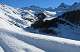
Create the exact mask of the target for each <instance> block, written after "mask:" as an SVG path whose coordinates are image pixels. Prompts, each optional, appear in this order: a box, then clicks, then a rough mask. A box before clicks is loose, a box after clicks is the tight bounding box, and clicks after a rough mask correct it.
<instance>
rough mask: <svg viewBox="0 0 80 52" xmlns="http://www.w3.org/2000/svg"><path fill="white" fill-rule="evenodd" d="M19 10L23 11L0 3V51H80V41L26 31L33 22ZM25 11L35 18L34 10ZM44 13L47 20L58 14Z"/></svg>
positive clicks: (29, 16)
mask: <svg viewBox="0 0 80 52" xmlns="http://www.w3.org/2000/svg"><path fill="white" fill-rule="evenodd" d="M13 11H14V12H13ZM19 12H22V11H18V10H17V9H15V8H13V7H10V6H7V5H4V4H0V52H80V44H79V43H80V41H77V40H71V39H66V38H60V37H55V36H48V35H43V34H35V33H31V32H26V31H24V30H23V28H25V27H27V26H30V23H32V22H30V21H29V20H24V19H23V18H22V16H21V14H20V13H19ZM23 12H27V15H28V16H27V15H24V16H26V17H27V18H31V19H33V20H35V18H33V17H35V16H34V15H33V14H34V11H32V10H26V11H23ZM43 13H44V14H45V15H46V16H47V18H46V19H45V20H49V19H50V20H51V19H54V18H55V16H54V15H55V14H56V13H55V12H49V11H45V12H43ZM51 16H52V18H51ZM65 28H66V27H65ZM62 30H63V29H62Z"/></svg>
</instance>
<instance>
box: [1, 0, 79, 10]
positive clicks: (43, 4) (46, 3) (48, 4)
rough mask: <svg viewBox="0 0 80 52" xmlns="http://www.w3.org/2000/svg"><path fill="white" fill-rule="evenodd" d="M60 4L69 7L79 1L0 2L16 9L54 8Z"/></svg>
mask: <svg viewBox="0 0 80 52" xmlns="http://www.w3.org/2000/svg"><path fill="white" fill-rule="evenodd" d="M62 2H64V3H66V4H68V5H71V4H73V3H74V2H80V0H0V3H4V4H7V5H10V6H13V7H17V8H21V7H28V6H31V5H36V6H39V7H42V8H48V7H52V8H55V7H57V6H58V5H60V3H62Z"/></svg>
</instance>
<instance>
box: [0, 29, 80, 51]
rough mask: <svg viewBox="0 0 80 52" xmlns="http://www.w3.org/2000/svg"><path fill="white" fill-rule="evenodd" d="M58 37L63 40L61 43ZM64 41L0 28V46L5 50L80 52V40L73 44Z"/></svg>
mask: <svg viewBox="0 0 80 52" xmlns="http://www.w3.org/2000/svg"><path fill="white" fill-rule="evenodd" d="M39 36H40V37H39ZM58 39H59V40H61V41H63V42H62V43H61V42H60V41H59V40H58ZM66 40H67V41H70V40H68V39H66ZM64 41H65V40H63V39H61V38H57V37H51V36H45V35H36V36H35V35H33V33H29V32H27V34H26V35H25V34H19V33H15V32H11V31H8V30H4V29H0V46H1V47H2V50H3V51H4V52H76V51H77V52H80V44H79V43H80V42H79V41H76V43H74V42H75V41H74V40H73V41H71V43H72V42H73V43H72V44H70V42H69V43H66V42H64ZM74 44H75V45H74Z"/></svg>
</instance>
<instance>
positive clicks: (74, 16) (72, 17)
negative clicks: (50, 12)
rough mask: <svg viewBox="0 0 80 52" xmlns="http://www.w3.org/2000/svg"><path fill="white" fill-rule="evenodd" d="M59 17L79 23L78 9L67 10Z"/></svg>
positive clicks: (79, 14)
mask: <svg viewBox="0 0 80 52" xmlns="http://www.w3.org/2000/svg"><path fill="white" fill-rule="evenodd" d="M59 17H63V18H64V19H66V20H68V21H70V22H71V23H73V24H75V25H80V10H75V11H69V12H66V13H64V14H63V15H61V16H59Z"/></svg>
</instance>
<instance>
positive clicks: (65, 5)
mask: <svg viewBox="0 0 80 52" xmlns="http://www.w3.org/2000/svg"><path fill="white" fill-rule="evenodd" d="M66 7H69V5H67V4H65V3H61V4H60V5H59V6H58V8H66Z"/></svg>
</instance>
